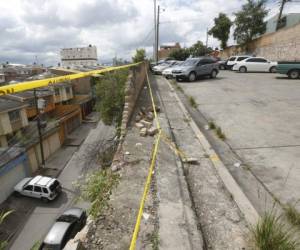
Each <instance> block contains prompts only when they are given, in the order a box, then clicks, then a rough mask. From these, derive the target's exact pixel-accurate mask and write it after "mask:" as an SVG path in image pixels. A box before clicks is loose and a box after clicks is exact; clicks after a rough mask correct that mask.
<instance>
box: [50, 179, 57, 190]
mask: <svg viewBox="0 0 300 250" xmlns="http://www.w3.org/2000/svg"><path fill="white" fill-rule="evenodd" d="M57 186H59V182H58V181H57V180H55V181H54V182H53V183H52V184H51V185H50V190H51V191H54V190H55V189H56V187H57Z"/></svg>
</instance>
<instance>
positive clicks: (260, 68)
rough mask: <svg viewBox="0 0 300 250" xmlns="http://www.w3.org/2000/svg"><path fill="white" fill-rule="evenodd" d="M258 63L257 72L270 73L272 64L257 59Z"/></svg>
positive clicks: (262, 59)
mask: <svg viewBox="0 0 300 250" xmlns="http://www.w3.org/2000/svg"><path fill="white" fill-rule="evenodd" d="M256 62H257V64H256V65H257V69H256V70H257V71H263V72H266V71H269V68H270V63H269V62H268V61H267V60H266V59H264V58H257V60H256Z"/></svg>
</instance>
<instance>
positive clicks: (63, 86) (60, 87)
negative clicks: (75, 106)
mask: <svg viewBox="0 0 300 250" xmlns="http://www.w3.org/2000/svg"><path fill="white" fill-rule="evenodd" d="M49 88H50V89H51V90H53V91H54V103H55V104H68V103H69V102H70V101H71V100H72V99H73V98H74V95H73V89H72V85H71V83H68V82H61V83H57V84H54V85H52V86H51V87H49Z"/></svg>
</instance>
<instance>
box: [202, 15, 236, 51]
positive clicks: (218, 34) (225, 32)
mask: <svg viewBox="0 0 300 250" xmlns="http://www.w3.org/2000/svg"><path fill="white" fill-rule="evenodd" d="M214 21H215V25H214V27H212V28H211V29H210V30H209V32H208V34H209V35H212V36H213V37H214V38H217V39H218V40H219V41H220V42H221V48H222V49H225V48H226V47H227V41H228V38H229V34H230V28H231V26H232V22H231V20H230V19H229V18H228V17H227V16H226V14H224V13H219V16H218V17H217V18H215V19H214Z"/></svg>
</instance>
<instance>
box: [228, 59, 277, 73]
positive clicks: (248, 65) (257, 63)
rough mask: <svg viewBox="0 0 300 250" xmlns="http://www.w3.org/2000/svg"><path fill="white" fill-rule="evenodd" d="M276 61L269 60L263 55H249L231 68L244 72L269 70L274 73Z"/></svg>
mask: <svg viewBox="0 0 300 250" xmlns="http://www.w3.org/2000/svg"><path fill="white" fill-rule="evenodd" d="M276 66H277V62H271V61H269V60H267V59H265V58H263V57H251V58H247V59H245V60H243V61H241V62H238V63H236V64H235V65H234V66H233V68H232V70H234V71H239V72H241V73H246V72H271V73H276Z"/></svg>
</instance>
